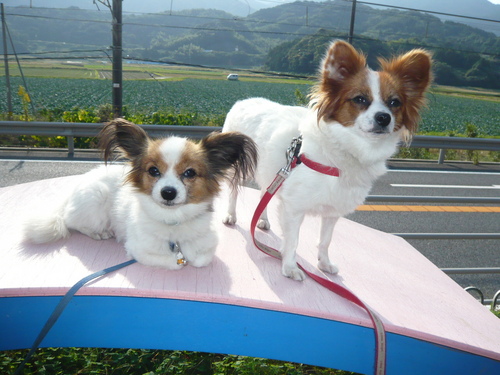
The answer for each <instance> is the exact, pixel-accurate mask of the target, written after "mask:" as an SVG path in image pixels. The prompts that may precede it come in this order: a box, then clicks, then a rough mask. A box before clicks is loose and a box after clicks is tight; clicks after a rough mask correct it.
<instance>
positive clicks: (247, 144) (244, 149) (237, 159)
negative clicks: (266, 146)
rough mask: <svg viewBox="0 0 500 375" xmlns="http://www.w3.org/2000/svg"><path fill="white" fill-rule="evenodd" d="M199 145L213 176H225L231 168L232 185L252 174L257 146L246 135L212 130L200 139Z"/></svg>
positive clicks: (255, 161)
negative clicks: (232, 171)
mask: <svg viewBox="0 0 500 375" xmlns="http://www.w3.org/2000/svg"><path fill="white" fill-rule="evenodd" d="M201 147H202V149H203V150H204V151H205V153H206V155H207V159H208V160H209V162H210V168H211V172H212V173H213V174H214V175H215V176H226V172H227V171H228V170H229V169H231V168H233V170H234V174H233V176H232V181H231V182H232V183H233V185H235V184H237V183H238V181H242V180H245V179H246V178H248V177H249V176H252V175H253V173H254V170H255V166H256V165H257V158H258V156H257V146H256V144H255V142H254V141H253V140H252V139H251V138H250V137H248V136H246V135H244V134H242V133H239V132H226V133H220V132H213V133H210V134H209V135H208V136H206V137H205V138H203V139H202V141H201Z"/></svg>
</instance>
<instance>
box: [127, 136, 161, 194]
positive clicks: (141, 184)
mask: <svg viewBox="0 0 500 375" xmlns="http://www.w3.org/2000/svg"><path fill="white" fill-rule="evenodd" d="M160 144H161V141H159V140H158V141H151V140H150V141H149V144H148V148H147V152H146V153H145V154H144V155H140V156H138V157H137V158H136V159H133V160H132V170H131V171H130V173H129V174H128V176H127V182H130V183H131V184H132V185H133V186H134V187H135V188H136V189H137V190H138V191H140V192H142V193H145V194H148V195H149V194H151V192H152V191H153V186H154V184H155V183H156V181H157V180H158V178H159V177H160V176H154V175H152V173H150V170H151V168H156V169H157V170H158V172H159V173H160V175H162V174H164V173H165V172H166V171H167V169H168V165H167V163H165V161H164V160H163V158H162V157H161V152H160V149H159V147H160ZM151 172H152V170H151Z"/></svg>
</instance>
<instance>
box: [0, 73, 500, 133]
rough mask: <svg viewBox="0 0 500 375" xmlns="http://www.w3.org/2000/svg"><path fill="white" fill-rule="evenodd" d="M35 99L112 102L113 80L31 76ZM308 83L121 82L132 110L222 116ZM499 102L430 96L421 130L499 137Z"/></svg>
mask: <svg viewBox="0 0 500 375" xmlns="http://www.w3.org/2000/svg"><path fill="white" fill-rule="evenodd" d="M11 83H12V92H13V101H14V103H13V104H14V112H15V113H18V114H20V113H22V111H23V106H22V103H21V99H20V98H19V97H18V96H17V95H16V94H15V93H17V91H18V88H19V86H20V85H22V81H21V79H20V78H18V77H12V79H11ZM28 85H29V89H30V93H31V96H32V100H33V103H34V104H35V107H36V108H37V109H42V108H46V109H51V110H53V109H59V110H69V109H71V108H74V107H80V108H90V107H97V106H99V105H101V104H106V103H111V81H110V80H102V79H101V80H97V79H56V78H28ZM310 88H311V85H310V84H300V83H272V82H256V81H236V82H230V81H226V80H205V79H185V80H182V81H170V80H153V79H150V80H136V81H133V80H127V81H124V82H123V104H124V105H125V106H127V108H128V111H129V113H134V112H140V113H145V114H147V113H151V112H156V111H160V110H174V111H176V112H197V113H201V114H210V115H224V114H225V113H227V111H229V109H230V108H231V106H232V105H233V104H234V103H235V102H236V101H238V100H242V99H246V98H250V97H264V98H268V99H271V100H274V101H277V102H279V103H282V104H287V105H295V104H296V103H297V98H296V96H295V91H296V90H299V91H300V92H301V94H302V95H307V93H308V92H309V90H310ZM499 106H500V104H499V102H498V101H487V100H477V99H470V98H463V97H453V96H449V95H443V94H438V93H434V94H430V95H429V108H428V109H427V110H425V111H424V113H423V115H422V123H421V127H420V130H421V131H423V132H445V133H447V132H455V133H464V132H465V127H466V126H467V124H468V123H471V124H474V125H476V126H477V127H478V129H479V130H480V133H481V134H486V135H492V136H500V111H499ZM6 111H7V107H6V91H5V87H4V86H0V112H4V113H5V112H6Z"/></svg>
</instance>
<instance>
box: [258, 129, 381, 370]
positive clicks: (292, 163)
mask: <svg viewBox="0 0 500 375" xmlns="http://www.w3.org/2000/svg"><path fill="white" fill-rule="evenodd" d="M301 143H302V138H301V137H299V138H294V140H293V141H292V145H291V146H290V148H289V149H288V151H287V159H288V163H287V166H286V167H284V168H282V169H281V170H280V171H279V172H278V174H277V175H276V178H275V179H274V181H273V182H272V183H271V185H269V187H268V188H267V190H266V192H265V193H264V195H263V197H262V199H261V200H260V202H259V204H258V205H257V208H256V209H255V213H254V215H253V217H252V222H251V224H250V233H251V234H252V239H253V243H254V244H255V246H256V247H257V248H258V249H259V250H260V251H262V252H264V253H266V254H267V255H270V256H272V257H274V258H276V259H281V253H280V252H279V251H278V250H276V249H274V248H272V247H270V246H267V245H265V244H264V243H262V242H260V241H258V240H257V239H256V238H255V228H256V227H257V221H258V220H259V219H260V216H261V215H262V212H263V211H264V209H265V208H266V207H267V205H268V204H269V202H270V200H271V198H272V197H273V196H274V194H276V192H277V191H278V190H279V188H280V187H281V185H282V184H283V182H284V181H285V180H286V178H287V177H288V175H289V174H290V172H291V170H292V169H293V168H295V167H296V166H297V165H299V164H300V163H304V165H306V166H308V167H309V168H311V169H313V170H315V171H317V172H320V173H324V174H327V175H330V176H336V177H338V176H339V175H340V171H339V170H338V169H337V168H335V167H328V166H325V165H323V164H320V163H316V162H314V161H312V160H310V159H308V158H307V157H305V156H304V155H303V154H302V155H299V152H300V146H301ZM297 265H298V266H299V268H300V269H302V271H304V272H305V273H306V274H307V275H308V276H309V277H310V278H311V279H313V280H314V281H316V282H317V283H318V284H320V285H322V286H324V287H325V288H327V289H328V290H330V291H332V292H334V293H335V294H337V295H339V296H341V297H343V298H345V299H347V300H348V301H350V302H352V303H354V304H356V305H358V306H359V307H361V308H363V309H364V310H366V312H367V313H368V315H369V316H370V319H371V321H372V323H373V328H374V332H375V341H376V348H375V366H374V367H375V369H374V373H375V374H376V375H384V374H385V370H386V350H387V348H386V344H387V343H386V338H385V328H384V324H383V323H382V321H381V320H380V318H379V317H378V316H377V314H376V313H375V312H373V311H372V310H371V309H370V308H369V307H368V306H366V305H365V304H364V303H363V302H362V301H361V300H360V299H359V298H358V297H357V296H356V295H355V294H354V293H352V292H351V291H350V290H348V289H347V288H345V287H343V286H341V285H339V284H336V283H334V282H333V281H331V280H328V279H326V278H324V277H322V276H319V275H317V274H315V273H312V272H310V271H308V270H306V269H305V268H304V267H303V266H302V265H301V264H299V263H297Z"/></svg>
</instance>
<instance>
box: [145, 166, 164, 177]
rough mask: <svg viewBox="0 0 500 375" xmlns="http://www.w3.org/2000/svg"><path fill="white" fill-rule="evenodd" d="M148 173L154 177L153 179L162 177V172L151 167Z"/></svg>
mask: <svg viewBox="0 0 500 375" xmlns="http://www.w3.org/2000/svg"><path fill="white" fill-rule="evenodd" d="M148 173H149V174H150V175H151V176H153V177H159V176H160V174H161V173H160V170H159V169H158V168H156V167H151V168H149V169H148Z"/></svg>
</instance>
